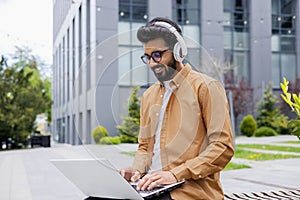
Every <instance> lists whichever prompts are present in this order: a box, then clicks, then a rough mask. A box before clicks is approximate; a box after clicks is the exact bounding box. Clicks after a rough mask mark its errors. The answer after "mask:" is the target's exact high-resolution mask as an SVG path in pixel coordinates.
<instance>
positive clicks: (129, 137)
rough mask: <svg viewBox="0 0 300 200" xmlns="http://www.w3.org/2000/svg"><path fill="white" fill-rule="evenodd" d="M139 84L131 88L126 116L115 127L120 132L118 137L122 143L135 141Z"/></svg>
mask: <svg viewBox="0 0 300 200" xmlns="http://www.w3.org/2000/svg"><path fill="white" fill-rule="evenodd" d="M139 90H140V87H139V86H135V87H133V89H132V94H131V96H130V99H129V104H128V116H126V117H123V123H122V125H118V126H117V129H118V131H119V133H120V139H121V142H123V143H136V142H137V138H138V134H139V130H140V104H139V100H140V98H139V97H138V92H139Z"/></svg>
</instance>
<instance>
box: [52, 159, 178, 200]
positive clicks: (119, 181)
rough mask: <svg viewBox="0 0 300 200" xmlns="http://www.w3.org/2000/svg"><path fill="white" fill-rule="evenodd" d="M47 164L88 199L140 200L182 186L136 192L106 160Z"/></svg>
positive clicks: (58, 160)
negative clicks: (52, 166) (60, 173)
mask: <svg viewBox="0 0 300 200" xmlns="http://www.w3.org/2000/svg"><path fill="white" fill-rule="evenodd" d="M50 162H51V163H53V164H54V166H56V168H58V169H59V170H60V171H61V172H62V173H63V174H64V175H65V176H66V177H67V178H68V179H69V180H70V181H71V182H72V183H73V184H74V185H75V186H77V187H78V188H79V189H80V190H81V191H82V192H83V193H84V194H85V195H87V196H89V197H103V198H113V199H134V200H142V199H148V198H150V197H153V196H156V195H160V194H162V193H164V192H166V191H171V190H173V189H175V188H177V187H179V186H181V185H182V184H183V183H184V180H183V181H181V182H178V183H174V184H170V185H164V186H162V187H158V188H155V189H153V190H151V191H137V190H135V189H134V185H131V184H130V183H129V182H127V181H126V180H125V179H124V178H123V177H122V176H121V175H120V174H119V172H118V170H117V169H116V168H115V167H114V166H113V165H112V164H111V163H110V162H109V161H108V160H107V159H56V160H50Z"/></svg>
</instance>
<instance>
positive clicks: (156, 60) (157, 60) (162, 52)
mask: <svg viewBox="0 0 300 200" xmlns="http://www.w3.org/2000/svg"><path fill="white" fill-rule="evenodd" d="M167 51H169V49H165V50H162V51H160V50H157V51H153V52H152V53H151V55H148V54H146V53H145V54H144V55H142V56H141V59H142V61H143V63H145V64H149V63H150V59H151V58H152V60H153V61H154V62H156V63H159V62H160V61H161V59H162V55H163V54H164V53H165V52H167ZM155 53H158V55H159V58H158V59H156V58H155V57H154V56H153V54H155Z"/></svg>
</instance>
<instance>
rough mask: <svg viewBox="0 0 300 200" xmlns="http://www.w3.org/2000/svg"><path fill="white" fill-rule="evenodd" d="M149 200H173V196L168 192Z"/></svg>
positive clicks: (96, 198) (97, 198) (90, 198)
mask: <svg viewBox="0 0 300 200" xmlns="http://www.w3.org/2000/svg"><path fill="white" fill-rule="evenodd" d="M84 200H117V199H108V198H99V197H88V198H86V199H84ZM147 200H172V198H171V195H170V193H169V192H166V193H164V194H162V195H159V196H156V197H152V198H150V199H147Z"/></svg>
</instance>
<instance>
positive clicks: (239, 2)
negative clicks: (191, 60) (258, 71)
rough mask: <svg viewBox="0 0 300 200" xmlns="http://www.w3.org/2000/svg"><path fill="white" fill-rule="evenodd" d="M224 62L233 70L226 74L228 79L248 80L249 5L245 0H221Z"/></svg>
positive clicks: (236, 80)
mask: <svg viewBox="0 0 300 200" xmlns="http://www.w3.org/2000/svg"><path fill="white" fill-rule="evenodd" d="M223 8H224V14H223V16H224V19H223V27H224V29H223V30H224V32H223V35H224V39H223V41H224V63H230V65H232V66H233V70H231V71H230V72H228V74H226V75H225V76H226V77H230V78H229V79H230V80H233V81H235V82H238V81H240V80H242V79H246V80H249V77H250V74H249V71H250V70H249V14H248V13H249V11H248V9H249V6H248V1H246V0H223Z"/></svg>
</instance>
